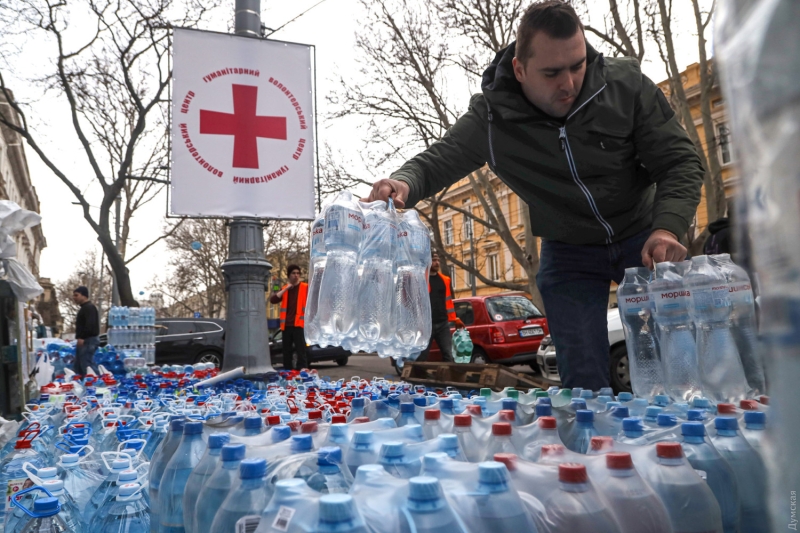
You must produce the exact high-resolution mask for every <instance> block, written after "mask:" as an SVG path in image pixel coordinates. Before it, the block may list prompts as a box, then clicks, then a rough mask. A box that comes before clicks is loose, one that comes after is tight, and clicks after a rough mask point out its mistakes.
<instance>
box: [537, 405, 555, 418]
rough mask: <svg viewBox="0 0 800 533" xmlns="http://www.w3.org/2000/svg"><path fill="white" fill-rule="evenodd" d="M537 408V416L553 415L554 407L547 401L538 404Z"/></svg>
mask: <svg viewBox="0 0 800 533" xmlns="http://www.w3.org/2000/svg"><path fill="white" fill-rule="evenodd" d="M535 409H536V418H539V417H540V416H553V408H552V407H551V406H550V405H548V404H546V403H540V404H537V405H536V408H535Z"/></svg>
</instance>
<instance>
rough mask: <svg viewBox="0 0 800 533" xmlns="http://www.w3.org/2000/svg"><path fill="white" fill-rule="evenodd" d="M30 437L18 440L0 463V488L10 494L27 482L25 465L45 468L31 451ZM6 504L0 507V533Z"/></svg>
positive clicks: (36, 453) (42, 462) (44, 464)
mask: <svg viewBox="0 0 800 533" xmlns="http://www.w3.org/2000/svg"><path fill="white" fill-rule="evenodd" d="M32 443H33V440H32V437H31V438H28V437H25V438H20V439H18V440H17V441H16V443H15V444H14V449H13V450H12V451H11V452H10V453H9V454H8V455H6V456H5V458H4V459H3V460H2V461H1V462H0V487H3V490H5V491H8V492H5V493H4V494H10V493H13V492H16V491H18V490H20V489H22V487H23V485H24V484H25V482H26V481H27V480H28V473H27V472H26V471H25V470H24V469H23V466H24V465H25V463H28V462H29V463H31V464H32V465H33V466H34V467H36V468H44V467H45V466H47V464H46V463H45V460H44V459H43V458H42V456H41V455H40V454H39V453H38V452H37V451H36V450H34V449H33V447H32ZM5 515H6V504H4V505H0V533H2V527H3V526H4V524H5V521H6V516H5Z"/></svg>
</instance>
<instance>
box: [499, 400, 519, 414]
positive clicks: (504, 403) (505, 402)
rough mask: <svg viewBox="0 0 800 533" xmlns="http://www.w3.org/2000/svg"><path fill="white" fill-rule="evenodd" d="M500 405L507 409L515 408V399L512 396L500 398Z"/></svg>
mask: <svg viewBox="0 0 800 533" xmlns="http://www.w3.org/2000/svg"><path fill="white" fill-rule="evenodd" d="M500 405H502V409H507V410H509V411H516V410H517V400H515V399H514V398H503V399H502V400H500Z"/></svg>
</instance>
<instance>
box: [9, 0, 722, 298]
mask: <svg viewBox="0 0 800 533" xmlns="http://www.w3.org/2000/svg"><path fill="white" fill-rule="evenodd" d="M317 2H318V0H295V1H294V2H274V1H263V0H262V19H263V22H264V23H265V24H266V25H267V26H270V27H273V28H276V27H278V26H280V25H282V24H283V23H284V22H286V21H288V20H290V19H292V18H293V17H295V16H296V15H298V14H299V13H301V12H302V11H304V10H306V9H308V8H309V7H311V6H313V5H314V4H315V3H317ZM600 3H601V2H595V4H600ZM603 3H604V2H603ZM680 3H681V4H684V2H680ZM230 4H231V8H230V9H229V10H228V11H227V12H226V11H224V10H222V11H220V12H219V14H218V16H217V17H215V19H214V21H213V22H212V23H211V24H210V25H209V26H208V27H207V28H205V29H212V30H217V31H226V30H227V28H228V27H229V26H230V25H231V23H230V20H232V17H233V7H232V4H233V1H232V0H231V1H230ZM685 4H686V7H689V3H688V2H685ZM676 5H677V3H676ZM361 12H362V7H361V5H360V3H359V2H358V0H325V1H324V2H323V3H322V4H321V5H319V6H317V7H315V8H314V9H312V10H311V11H310V12H309V13H308V14H306V15H304V16H303V17H301V18H300V19H298V20H297V21H295V22H293V23H291V24H289V25H288V26H286V28H284V29H282V30H281V31H279V32H278V33H276V34H275V35H274V36H273V37H274V38H276V39H282V40H287V41H294V42H301V43H308V44H313V45H315V46H316V53H317V83H318V95H317V102H318V104H319V107H320V109H319V113H318V114H319V115H320V116H323V115H324V113H325V111H326V104H325V96H326V95H327V94H329V93H330V92H331V91H332V90H334V89H335V83H334V82H335V79H336V78H337V76H339V75H347V74H348V73H353V76H357V75H358V74H357V72H355V71H356V61H355V54H356V51H355V47H354V42H355V38H354V34H355V31H356V29H357V25H358V23H359V19H360V17H359V13H361ZM674 16H675V17H676V18H680V17H683V20H682V22H686V21H687V18H688V17H689V16H691V13H686V12H684V13H680V12H678V11H677V9H676V12H675V13H674ZM688 20H691V19H688ZM676 22H677V21H676ZM681 26H683V27H686V24H685V23H684V24H681ZM676 38H677V45H678V52H679V53H678V55H679V58H678V59H679V65H680V67H681V68H684V67H685V66H687V65H688V64H690V63H693V62H695V61H696V55H697V54H696V48H695V47H696V37H694V36H693V35H692V34H691V32H689V31H685V32H683V33H679V35H677V36H676ZM20 39H21V40H20V41H19V45H20V46H21V47H22V53H21V54H20V55H19V56H18V57H17V59H12V65H13V66H14V67H15V69H16V73H18V76H17V77H14V76H13V75H12V76H10V78H11V79H8V78H9V77H8V75H7V79H6V82H7V83H8V85H9V86H10V87H11V88H12V89H13V90H14V92H15V93H16V95H17V98H18V99H21V100H29V99H30V98H31V97H32V95H35V98H38V101H37V102H36V105H35V106H34V108H33V110H32V111H33V112H32V116H31V117H30V120H31V122H32V125H34V126H35V127H36V135H37V136H38V138H39V142H40V143H41V145H42V146H43V147H44V148H45V150H46V151H47V152H48V153H49V154H51V157H53V159H54V160H56V161H57V162H58V164H59V165H63V166H64V167H65V168H68V169H70V170H73V171H78V172H79V173H84V172H85V175H86V180H85V181H84V183H83V185H84V186H87V185H88V184H89V183H90V180H91V179H92V178H91V177H90V173H89V172H88V168H87V164H86V161H85V157H84V154H83V152H82V150H81V148H80V146H79V145H78V144H77V141H76V140H75V139H74V132H73V130H72V128H71V125H70V117H69V115H68V109H67V107H66V106H65V105H64V104H63V102H62V101H61V100H59V99H57V98H56V97H55V94H54V93H45V94H41V92H40V89H39V88H37V87H34V86H32V85H31V84H30V82H28V81H26V79H30V78H34V77H35V76H36V75H37V69H41V68H47V65H48V62H49V60H48V58H50V57H52V56H53V52H52V48H51V45H50V44H48V43H43V42H41V41H39V40H29V39H23V38H20ZM709 40H710V38H709ZM648 56H649V57H650V60H646V61H645V62H644V64H643V65H642V68H643V71H644V72H645V74H647V75H648V76H650V77H651V78H652V79H654V80H655V81H657V82H658V81H661V80H663V79H664V78H665V71H664V68H663V66H662V65H661V62H660V60H658V55H657V53H656V52H655V50H648ZM19 58H23V61H20V59H19ZM6 72H7V71H6ZM463 97H464V101H465V104H466V101H467V100H468V98H469V95H468V94H466V93H465V94H464V96H463ZM356 124H357V123H356V122H355V121H347V122H340V123H330V122H325V121H320V123H319V132H318V135H319V139H320V141H321V143H322V142H328V143H329V144H331V145H332V147H333V148H334V149H336V150H340V151H342V152H343V153H344V154H345V155H348V156H349V157H352V158H353V159H358V152H359V150H360V149H361V148H362V147H363V142H362V137H363V135H364V133H365V131H366V130H365V129H360V128H358V127H356ZM26 155H27V159H28V164H29V167H30V172H31V180H32V181H33V184H34V186H35V187H36V191H37V193H38V195H39V200H40V202H41V214H42V227H43V231H44V234H45V237H46V238H47V248H46V249H45V250H44V252H43V253H42V260H41V265H40V273H41V275H42V276H43V277H50V278H51V279H53V280H54V281H60V280H63V279H65V278H66V277H68V276H69V274H70V273H71V272H72V271H73V270H74V269H75V265H76V263H77V261H78V260H79V259H80V257H81V255H82V254H85V253H86V251H88V250H91V249H92V248H95V249H97V250H98V251H99V244H98V243H97V240H96V236H95V234H94V232H93V231H92V230H91V229H90V228H89V225H88V223H87V222H86V221H85V220H84V219H83V217H82V213H81V209H80V208H79V207H78V206H75V205H72V204H71V202H72V201H74V198H73V197H72V195H71V193H70V192H69V190H68V189H67V187H66V186H65V185H63V184H62V183H61V181H60V180H59V179H58V178H57V177H56V176H55V175H53V174H52V172H50V171H49V169H48V168H47V167H45V166H44V164H43V163H41V161H40V160H39V158H38V157H37V156H36V154H35V153H34V152H33V151H32V150H30V149H29V148H28V149H26ZM410 155H413V154H409V156H410ZM94 205H97V203H96V202H95V203H94ZM95 212H96V211H95ZM165 212H166V195H165V194H163V193H162V194H161V195H160V196H159V197H158V198H157V199H156V200H155V201H153V202H152V203H151V204H150V205H148V206H146V207H144V208H142V209H141V211H139V212H138V213H137V215H136V217H135V218H134V220H133V223H132V235H131V242H130V243H129V245H128V250H129V254H132V253H135V252H136V251H138V250H139V249H140V247H141V246H143V245H144V244H146V243H147V242H149V241H151V240H152V239H154V238H155V237H157V236H158V235H159V234H160V232H161V229H162V227H163V225H164V214H165ZM168 258H169V254H168V252H167V251H166V249H165V247H164V246H163V245H157V246H155V247H153V248H151V249H150V250H149V251H148V252H147V253H146V254H144V255H143V256H141V257H140V258H138V259H136V260H135V261H134V262H133V263H131V264H130V265H129V268H130V271H131V281H132V285H133V290H134V294H138V293H139V291H140V290H141V291H146V290H147V287H148V285H149V284H150V283H151V281H152V280H153V279H154V278H155V277H156V276H162V277H163V276H164V275H166V272H165V265H166V263H167V261H168Z"/></svg>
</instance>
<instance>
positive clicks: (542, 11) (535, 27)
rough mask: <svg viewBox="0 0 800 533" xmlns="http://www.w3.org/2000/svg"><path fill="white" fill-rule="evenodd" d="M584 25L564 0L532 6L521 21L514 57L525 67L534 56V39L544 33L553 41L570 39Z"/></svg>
mask: <svg viewBox="0 0 800 533" xmlns="http://www.w3.org/2000/svg"><path fill="white" fill-rule="evenodd" d="M578 30H580V31H583V24H581V19H579V18H578V14H577V13H575V10H574V9H573V8H572V6H571V5H569V4H567V3H566V2H563V1H562V0H544V1H542V2H536V3H534V4H531V5H530V7H528V9H526V10H525V13H524V14H523V15H522V18H521V19H520V21H519V28H517V45H516V47H515V49H514V55H516V56H517V60H518V61H522V64H523V65H524V64H525V63H527V61H528V59H530V58H531V57H532V56H533V37H534V36H535V35H536V33H537V32H540V31H543V32H545V33H546V34H547V35H548V36H549V37H551V38H553V39H569V38H570V37H572V36H573V35H575V32H577V31H578Z"/></svg>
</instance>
